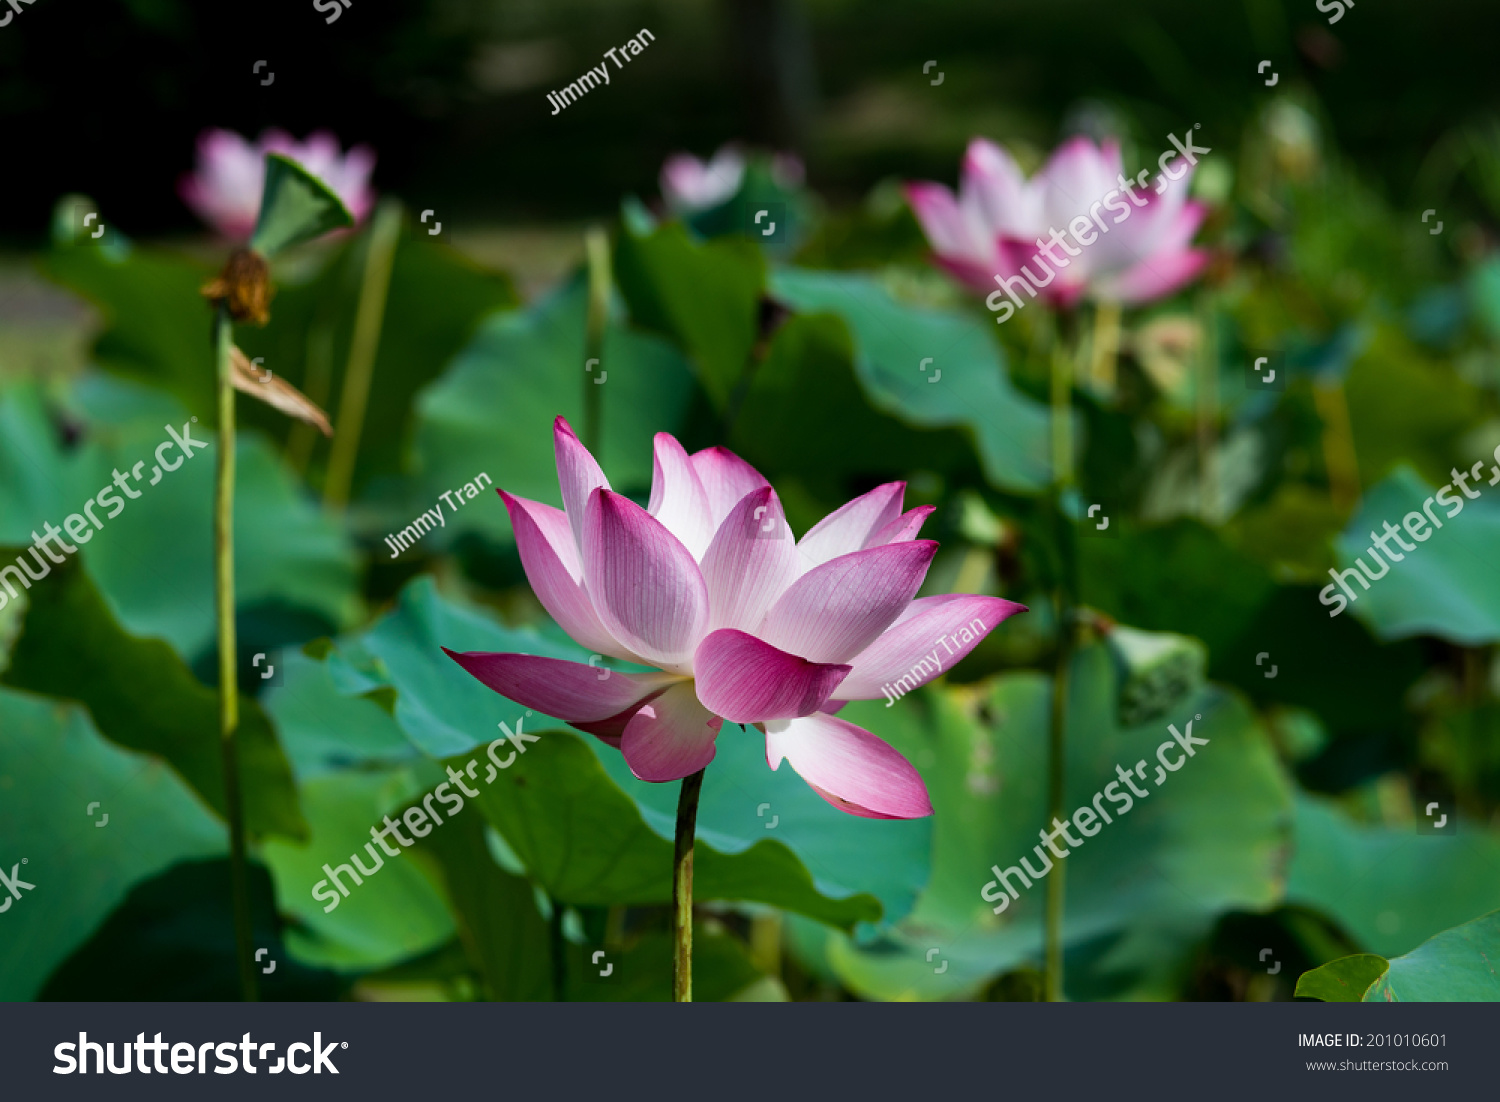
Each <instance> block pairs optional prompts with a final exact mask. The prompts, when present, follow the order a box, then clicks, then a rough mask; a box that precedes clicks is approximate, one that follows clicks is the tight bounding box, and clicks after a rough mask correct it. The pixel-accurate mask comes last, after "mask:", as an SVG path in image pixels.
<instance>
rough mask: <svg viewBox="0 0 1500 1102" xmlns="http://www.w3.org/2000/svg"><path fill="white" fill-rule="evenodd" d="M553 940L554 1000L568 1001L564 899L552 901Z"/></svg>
mask: <svg viewBox="0 0 1500 1102" xmlns="http://www.w3.org/2000/svg"><path fill="white" fill-rule="evenodd" d="M547 926H548V932H549V933H550V934H551V942H552V1001H553V1002H559V1003H565V1002H567V1001H568V958H567V951H568V939H567V938H566V937H565V936H563V905H562V900H560V899H554V900H553V901H552V919H551V921H549V922H548V924H547Z"/></svg>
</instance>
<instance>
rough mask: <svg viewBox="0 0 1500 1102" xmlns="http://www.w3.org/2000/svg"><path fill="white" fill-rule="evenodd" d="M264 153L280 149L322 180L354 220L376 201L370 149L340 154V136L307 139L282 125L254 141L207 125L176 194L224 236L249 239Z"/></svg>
mask: <svg viewBox="0 0 1500 1102" xmlns="http://www.w3.org/2000/svg"><path fill="white" fill-rule="evenodd" d="M267 153H280V154H282V155H283V156H285V157H288V158H290V159H291V160H294V161H296V162H297V163H298V164H300V165H301V166H302V167H303V168H305V169H307V171H308V172H310V173H312V174H313V175H314V176H316V177H318V179H320V180H322V181H323V182H324V183H325V184H327V185H328V186H329V188H330V189H332V191H333V192H334V193H335V194H336V195H337V196H338V197H339V198H340V199H342V200H343V201H344V205H345V206H346V207H348V208H349V213H350V214H352V215H354V219H355V221H356V222H359V221H361V220H363V219H364V217H365V215H366V214H368V213H369V211H370V208H371V207H372V206H374V203H375V193H374V191H373V190H372V189H371V188H370V173H371V172H372V171H373V170H374V168H375V153H374V151H373V150H372V149H370V147H369V146H364V145H358V146H354V147H353V148H351V149H350V150H349V152H348V153H347V154H341V153H340V152H339V143H338V139H337V138H335V137H334V136H333V135H332V134H330V133H328V132H327V131H326V130H320V131H318V132H316V133H314V134H311V135H309V136H308V139H307V141H305V142H299V141H297V140H296V139H295V138H293V137H292V136H291V135H290V134H288V133H286V132H285V131H284V130H267V131H266V132H265V133H264V134H262V135H261V136H260V141H258V142H256V143H254V144H252V143H250V142H249V141H247V140H246V139H244V138H242V137H241V136H240V135H238V134H236V133H235V132H234V131H232V130H205V131H204V132H203V133H202V134H201V135H200V136H199V138H198V164H197V167H196V168H195V169H194V171H193V172H192V173H191V174H189V175H186V176H184V177H182V179H181V180H180V181H179V182H178V185H177V191H178V194H179V195H181V196H182V199H183V201H184V202H185V203H187V205H188V206H190V207H192V208H193V211H194V212H195V213H196V214H197V215H198V217H199V218H202V219H203V220H204V221H205V222H207V223H208V224H209V225H211V226H213V228H214V229H216V230H218V231H219V233H220V234H222V235H223V236H224V237H226V238H228V239H229V240H231V241H247V240H249V238H250V234H251V233H252V232H254V230H255V220H256V218H257V216H258V215H259V214H260V195H261V189H262V186H263V185H264V183H265V177H266V154H267Z"/></svg>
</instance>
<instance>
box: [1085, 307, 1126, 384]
mask: <svg viewBox="0 0 1500 1102" xmlns="http://www.w3.org/2000/svg"><path fill="white" fill-rule="evenodd" d="M1120 313H1121V311H1120V304H1119V303H1118V302H1101V303H1099V304H1098V305H1096V306H1095V307H1094V338H1093V340H1092V341H1091V342H1090V344H1089V384H1090V385H1091V386H1092V387H1093V388H1094V393H1095V394H1097V395H1099V396H1100V397H1102V398H1107V397H1109V396H1110V395H1112V394H1114V392H1115V368H1116V363H1117V359H1118V356H1119V353H1120Z"/></svg>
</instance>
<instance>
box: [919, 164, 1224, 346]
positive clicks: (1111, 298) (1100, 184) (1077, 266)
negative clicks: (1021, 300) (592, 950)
mask: <svg viewBox="0 0 1500 1102" xmlns="http://www.w3.org/2000/svg"><path fill="white" fill-rule="evenodd" d="M1192 173H1193V168H1192V166H1191V165H1189V164H1183V163H1179V162H1178V161H1172V162H1170V163H1166V162H1164V175H1162V176H1160V177H1158V179H1157V181H1156V182H1155V183H1154V184H1152V183H1149V182H1148V181H1147V173H1146V172H1142V173H1140V174H1139V175H1137V176H1136V177H1133V178H1127V177H1126V176H1125V175H1124V172H1123V170H1122V169H1121V165H1120V146H1119V143H1118V142H1115V141H1106V142H1105V143H1104V145H1103V146H1102V147H1099V146H1095V145H1094V143H1093V142H1092V141H1090V140H1089V139H1087V138H1082V137H1078V138H1072V139H1070V140H1068V141H1066V142H1064V143H1063V144H1062V145H1061V146H1059V147H1058V148H1057V150H1056V151H1055V152H1054V153H1053V154H1052V157H1051V159H1050V160H1049V161H1048V162H1047V164H1046V166H1045V167H1044V168H1043V169H1042V171H1041V172H1039V173H1037V175H1036V176H1034V177H1032V178H1031V179H1030V180H1028V179H1026V177H1025V175H1024V174H1023V173H1022V172H1021V170H1020V168H1019V167H1018V166H1017V165H1016V163H1015V161H1013V160H1012V159H1011V157H1010V155H1009V154H1008V153H1006V152H1005V150H1003V149H1001V148H1000V147H999V146H997V145H995V144H994V143H993V142H988V141H985V140H984V139H982V138H976V139H974V140H973V141H972V142H970V143H969V148H968V152H967V153H966V154H965V155H964V165H963V179H962V182H961V184H960V186H959V193H958V197H957V198H956V199H955V198H954V195H953V193H952V192H951V191H949V190H948V189H947V188H946V187H944V186H943V185H941V184H934V183H914V184H908V185H907V188H906V194H907V199H908V201H909V202H910V203H911V206H912V209H913V211H915V212H916V215H917V220H918V221H919V222H921V224H922V229H923V231H924V232H925V233H926V235H927V240H928V241H929V242H930V243H931V245H932V247H933V249H934V251H935V252H936V254H937V262H938V263H939V264H941V265H942V266H943V267H945V268H947V269H948V270H949V271H950V272H952V273H953V274H954V275H955V276H957V277H958V278H959V279H960V280H962V281H963V282H964V283H965V284H967V285H968V286H970V287H972V288H974V289H975V290H977V291H980V292H981V293H983V292H987V291H988V292H993V291H994V290H995V286H996V283H997V281H999V280H1011V279H1013V277H1016V276H1021V277H1022V278H1024V279H1026V280H1028V281H1029V282H1030V283H1031V284H1032V285H1033V286H1035V287H1036V288H1037V289H1038V290H1039V291H1040V292H1041V297H1043V298H1044V299H1046V300H1047V301H1049V302H1052V303H1054V304H1056V305H1059V306H1070V305H1072V304H1073V303H1075V302H1077V301H1078V300H1079V299H1080V298H1082V297H1085V296H1087V297H1089V298H1092V299H1096V300H1100V301H1105V302H1118V303H1125V304H1131V303H1140V302H1147V301H1150V300H1152V299H1156V298H1161V297H1162V296H1164V295H1168V294H1170V293H1172V292H1173V291H1175V290H1177V289H1178V288H1179V287H1181V286H1183V285H1184V284H1186V283H1187V282H1189V281H1190V280H1192V279H1193V278H1194V277H1195V276H1197V275H1198V273H1199V272H1201V271H1202V270H1203V267H1204V265H1205V264H1207V263H1208V253H1207V252H1206V251H1204V250H1202V249H1194V248H1191V247H1190V243H1191V241H1192V239H1193V235H1194V234H1195V233H1197V232H1198V227H1199V225H1200V224H1201V223H1202V221H1203V216H1204V214H1205V213H1206V212H1207V208H1206V207H1205V206H1204V205H1203V204H1201V203H1197V202H1191V201H1189V200H1188V197H1187V196H1188V188H1189V185H1190V184H1191V182H1192ZM1106 211H1109V212H1113V214H1106V213H1104V212H1106ZM1075 225H1077V226H1078V227H1079V228H1078V229H1076V230H1074V229H1071V228H1070V227H1072V226H1075ZM1059 226H1061V227H1063V229H1062V230H1061V231H1059V230H1058V229H1056V227H1059ZM1069 234H1072V235H1073V237H1072V240H1073V244H1071V245H1070V244H1068V243H1067V240H1066V239H1067V237H1068V236H1069ZM1049 235H1050V236H1049ZM1059 248H1061V249H1062V253H1061V254H1059V253H1056V252H1054V251H1053V250H1056V249H1059ZM1044 257H1045V258H1046V259H1044ZM1048 260H1050V261H1051V264H1049V263H1048ZM1023 267H1024V269H1025V270H1024V273H1023ZM1044 273H1045V275H1044ZM1012 286H1015V284H1012ZM991 308H992V309H994V308H995V307H993V306H992V307H991ZM1007 316H1008V315H1007Z"/></svg>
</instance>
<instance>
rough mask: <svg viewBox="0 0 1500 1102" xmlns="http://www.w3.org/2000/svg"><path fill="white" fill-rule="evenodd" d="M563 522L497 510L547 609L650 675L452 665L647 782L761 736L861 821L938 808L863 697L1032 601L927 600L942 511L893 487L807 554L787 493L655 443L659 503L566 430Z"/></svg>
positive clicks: (542, 514) (896, 688)
mask: <svg viewBox="0 0 1500 1102" xmlns="http://www.w3.org/2000/svg"><path fill="white" fill-rule="evenodd" d="M554 437H555V442H556V448H557V474H558V481H559V482H560V483H561V485H562V499H563V505H564V508H562V509H555V508H553V507H552V506H550V505H543V504H540V503H539V502H535V501H527V500H526V499H524V498H518V497H514V496H512V495H510V494H507V493H506V492H505V491H503V490H502V491H500V496H501V497H502V498H503V499H504V501H505V507H506V509H507V510H509V512H510V520H511V524H512V526H513V527H514V529H515V534H516V543H517V546H518V548H519V550H520V554H521V563H522V565H523V566H524V567H525V569H526V575H527V577H528V578H529V579H530V580H531V584H532V588H533V589H534V590H535V591H536V595H537V597H538V598H539V599H540V600H541V602H542V604H543V605H544V606H545V607H546V609H547V611H548V612H549V613H551V615H552V617H553V618H554V619H555V620H556V621H557V622H558V623H559V624H560V625H561V626H562V627H563V629H564V630H565V631H566V632H567V633H568V634H569V635H570V636H572V637H573V639H574V640H575V641H577V642H578V643H579V644H580V645H581V646H583V647H585V648H587V649H588V650H591V651H595V652H597V653H599V654H607V655H611V656H613V657H616V658H623V659H626V660H627V661H631V662H636V663H640V664H642V665H646V666H652V667H655V671H656V672H653V673H621V672H619V671H608V670H602V669H600V668H598V667H595V666H590V665H585V664H583V663H578V662H566V661H562V660H560V659H555V658H540V657H531V656H528V655H523V654H486V653H482V652H472V653H468V654H455V653H454V652H452V651H448V652H447V653H448V655H449V657H451V658H452V659H453V660H454V661H456V662H457V663H458V664H459V665H461V666H462V667H463V668H464V669H466V670H468V671H469V673H471V674H473V675H474V676H475V677H476V678H478V679H479V680H480V681H482V682H484V684H486V685H488V686H489V687H490V688H492V689H494V690H495V691H496V692H498V693H500V694H502V695H503V696H506V697H508V698H509V699H511V700H513V701H516V702H517V703H520V704H523V705H525V706H526V707H528V708H534V709H536V710H537V711H539V712H544V713H546V714H548V715H552V716H556V717H558V718H560V719H564V720H566V721H567V722H569V723H571V724H573V725H574V726H575V727H578V728H580V729H582V730H584V731H588V732H590V733H592V734H594V735H597V736H598V737H599V738H601V739H603V740H604V741H605V742H607V743H609V744H610V745H611V746H615V747H617V748H618V749H619V750H620V751H621V752H622V753H623V754H624V755H625V761H626V763H627V764H628V765H629V766H630V771H631V772H632V773H634V774H635V775H636V776H637V777H639V778H641V779H642V780H646V781H672V780H678V779H680V778H682V777H687V776H689V775H691V774H693V773H696V772H697V771H698V770H700V769H702V768H704V767H705V766H707V765H708V763H709V762H711V761H712V760H713V758H714V751H715V739H716V738H717V736H718V733H719V729H720V727H721V726H722V724H723V722H724V720H726V719H727V720H729V721H730V722H731V723H740V724H747V725H753V726H754V727H756V728H758V729H759V730H760V731H761V732H762V733H763V734H764V735H765V739H766V760H767V762H768V763H769V764H770V766H771V768H772V769H776V768H778V767H779V766H780V765H781V763H782V761H783V760H786V761H790V762H791V763H792V768H793V769H795V770H796V771H797V772H798V773H799V774H800V775H801V776H802V778H803V779H804V780H805V781H807V783H808V784H809V785H811V786H812V788H813V789H814V790H815V791H816V792H817V793H818V794H819V795H820V796H822V797H823V798H824V799H825V800H827V801H828V802H829V803H831V804H833V805H834V806H835V807H838V808H841V809H842V810H844V811H847V812H850V813H851V814H854V815H863V816H867V817H870V818H877V819H911V818H918V817H921V816H924V815H930V814H932V804H931V803H930V802H929V800H928V798H927V789H926V787H925V786H924V785H923V783H922V778H921V777H920V776H919V775H918V774H917V771H916V770H915V769H914V768H912V766H911V764H910V763H909V762H907V760H906V759H905V758H903V757H902V756H901V755H900V754H899V753H897V752H896V751H895V750H894V749H892V748H891V747H890V746H889V745H887V744H886V743H885V742H883V741H882V740H880V739H879V738H877V737H876V736H874V735H872V734H871V733H870V732H869V731H866V730H864V729H863V728H861V727H856V726H855V725H854V724H852V723H849V722H847V721H846V720H842V719H839V718H837V716H835V715H834V714H833V713H835V712H837V711H838V710H839V708H841V707H842V706H843V704H844V703H845V702H846V701H849V700H876V699H881V698H882V697H892V698H894V697H895V696H898V695H901V694H902V693H904V692H906V691H909V690H910V689H912V688H915V687H916V686H918V685H921V684H923V683H925V682H927V681H929V680H931V679H932V678H933V677H935V676H936V675H937V674H938V673H939V672H940V671H941V670H943V669H946V668H949V667H950V666H951V665H952V664H953V663H954V662H956V661H957V660H958V659H960V658H962V657H963V656H964V655H966V654H967V653H969V651H971V650H972V649H973V648H974V647H975V646H976V645H977V644H978V643H979V641H980V640H981V639H982V638H984V636H985V635H987V634H988V633H989V632H990V631H991V630H992V629H993V628H994V627H995V626H996V625H998V624H999V623H1000V622H1001V621H1002V620H1005V619H1006V618H1007V617H1009V616H1012V615H1014V614H1015V613H1017V612H1022V611H1024V608H1023V606H1021V605H1018V604H1015V603H1013V602H1011V601H1003V600H1000V599H999V598H996V597H985V596H964V595H958V594H954V595H949V596H941V597H924V598H922V599H921V600H913V597H915V595H916V592H917V589H918V588H919V587H920V586H921V584H922V580H923V578H924V577H925V576H926V574H927V567H928V564H929V563H930V562H931V561H932V556H933V553H934V552H935V551H936V550H937V544H936V543H934V542H933V541H932V540H919V539H917V538H916V535H917V532H918V530H919V529H920V528H921V526H922V522H923V521H924V520H926V518H927V516H928V514H930V513H931V512H932V507H931V506H922V507H919V508H916V509H912V510H910V511H907V512H902V504H901V502H902V496H903V493H904V491H905V483H901V482H891V483H887V484H886V485H884V486H880V487H877V488H876V489H874V490H871V491H870V492H869V493H867V494H865V495H863V496H862V497H857V498H855V499H854V500H853V501H851V502H849V503H848V504H847V505H845V506H843V507H842V508H840V509H837V510H835V511H834V512H832V513H830V514H829V515H828V516H827V517H825V518H824V519H823V520H822V521H820V522H819V523H818V524H817V525H815V526H814V527H813V528H812V529H811V530H810V531H808V532H807V534H806V535H804V536H803V537H802V539H801V540H798V541H795V542H794V541H793V539H792V533H791V530H790V529H789V528H788V527H787V523H786V520H785V518H784V516H783V515H782V510H781V502H780V501H779V500H778V499H777V497H776V491H775V490H773V489H772V488H771V486H770V484H769V483H767V482H766V480H765V479H764V478H762V477H761V475H760V474H759V473H757V472H756V470H755V469H754V468H753V467H751V466H750V465H749V464H748V463H746V462H745V461H744V460H743V459H740V458H739V457H738V456H736V455H734V454H733V453H732V452H729V451H727V450H725V449H724V448H705V449H704V450H703V451H700V452H696V453H694V454H693V455H688V454H687V452H686V451H684V450H683V447H682V445H681V444H679V443H678V442H677V441H676V440H675V439H674V438H673V437H671V436H669V435H668V434H666V433H658V434H657V436H656V449H655V459H656V463H655V476H654V478H653V481H652V487H651V500H650V507H649V508H647V509H642V508H641V507H640V506H639V505H636V504H635V503H634V502H632V501H630V500H629V499H628V498H625V497H621V496H620V495H619V494H617V493H614V492H613V491H611V490H610V488H609V482H608V481H607V480H606V479H605V477H604V474H603V472H602V471H600V469H599V465H598V464H597V463H595V462H594V457H593V456H592V455H590V454H589V452H588V450H587V449H586V448H585V447H584V446H583V445H582V444H581V443H580V442H579V440H578V437H577V436H575V435H574V434H573V430H572V429H571V428H570V427H569V426H568V423H567V422H566V421H565V420H563V419H562V418H561V417H559V418H558V419H557V421H556V424H555V426H554Z"/></svg>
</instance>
